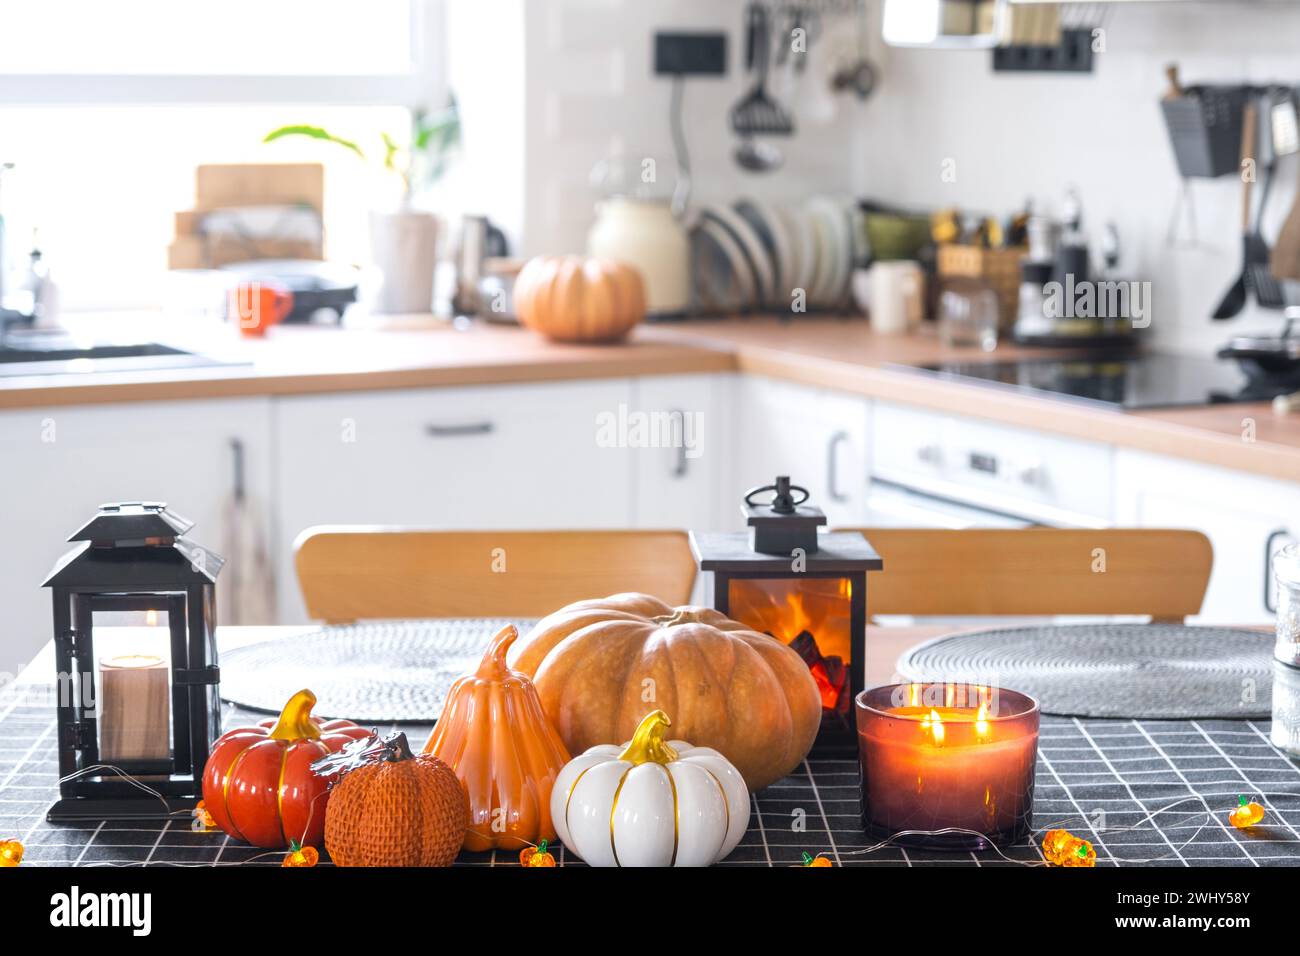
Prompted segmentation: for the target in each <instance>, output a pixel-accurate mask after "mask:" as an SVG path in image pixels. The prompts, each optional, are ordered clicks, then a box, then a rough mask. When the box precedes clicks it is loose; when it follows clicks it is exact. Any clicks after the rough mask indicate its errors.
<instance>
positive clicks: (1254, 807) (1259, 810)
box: [1228, 797, 1264, 830]
mask: <svg viewBox="0 0 1300 956" xmlns="http://www.w3.org/2000/svg"><path fill="white" fill-rule="evenodd" d="M1263 819H1264V808H1263V807H1261V806H1260V805H1259V804H1258V803H1255V802H1253V801H1250V800H1247V799H1246V798H1245V797H1238V798H1237V808H1236V809H1235V810H1233V811H1232V812H1231V813H1229V814H1228V821H1229V822H1230V823H1231V824H1232V825H1233V826H1234V827H1236V828H1237V829H1238V830H1248V829H1250V828H1251V827H1253V826H1254V825H1255V824H1257V823H1259V822H1260V821H1261V820H1263Z"/></svg>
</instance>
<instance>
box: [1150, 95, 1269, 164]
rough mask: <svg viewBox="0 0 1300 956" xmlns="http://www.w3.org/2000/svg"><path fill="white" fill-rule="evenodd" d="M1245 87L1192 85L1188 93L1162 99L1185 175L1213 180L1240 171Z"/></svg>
mask: <svg viewBox="0 0 1300 956" xmlns="http://www.w3.org/2000/svg"><path fill="white" fill-rule="evenodd" d="M1249 94H1250V89H1249V87H1245V86H1191V87H1188V88H1187V90H1186V93H1185V95H1183V96H1176V97H1172V98H1170V99H1165V100H1161V102H1160V109H1161V111H1162V112H1163V113H1164V116H1165V126H1166V128H1167V129H1168V130H1169V141H1170V143H1172V144H1173V147H1174V159H1175V160H1176V161H1177V163H1178V172H1179V173H1181V174H1182V176H1183V177H1184V178H1192V177H1196V178H1202V179H1213V178H1214V177H1217V176H1226V175H1228V174H1229V173H1235V172H1236V171H1237V164H1238V162H1239V161H1240V158H1241V111H1242V107H1243V106H1244V105H1245V103H1246V99H1247V97H1248V96H1249Z"/></svg>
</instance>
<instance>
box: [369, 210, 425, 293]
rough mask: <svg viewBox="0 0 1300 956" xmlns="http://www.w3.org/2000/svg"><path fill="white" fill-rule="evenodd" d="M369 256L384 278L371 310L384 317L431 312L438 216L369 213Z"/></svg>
mask: <svg viewBox="0 0 1300 956" xmlns="http://www.w3.org/2000/svg"><path fill="white" fill-rule="evenodd" d="M370 255H371V259H372V260H373V261H374V264H375V265H376V266H377V267H378V269H379V271H380V273H381V274H382V276H383V281H382V284H381V285H380V288H379V293H378V295H377V296H376V297H375V302H374V307H373V311H375V312H378V313H382V314H385V315H393V314H398V313H409V312H432V311H433V273H434V269H435V268H436V267H437V264H438V217H437V216H435V215H434V214H433V213H431V212H417V211H415V210H402V211H399V212H378V211H375V212H371V213H370Z"/></svg>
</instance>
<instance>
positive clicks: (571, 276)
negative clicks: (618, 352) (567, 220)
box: [514, 256, 645, 342]
mask: <svg viewBox="0 0 1300 956" xmlns="http://www.w3.org/2000/svg"><path fill="white" fill-rule="evenodd" d="M514 304H515V312H516V313H517V314H518V315H519V321H520V322H521V323H523V324H524V325H525V326H527V327H528V328H530V329H532V330H533V331H534V332H540V333H541V334H542V335H545V336H546V337H547V338H550V339H555V340H556V341H559V342H613V341H616V340H617V339H621V338H622V337H623V336H625V335H627V333H628V332H630V331H631V330H632V327H633V326H634V325H636V324H637V323H638V322H640V321H641V319H642V318H644V317H645V286H644V285H643V284H642V282H641V273H639V272H637V270H636V269H634V268H632V267H631V266H629V265H625V264H624V263H621V262H615V261H613V260H611V259H589V258H584V257H582V256H538V257H537V258H535V259H530V260H529V261H528V263H527V265H525V266H524V267H523V269H521V270H520V272H519V277H518V278H517V279H515V286H514Z"/></svg>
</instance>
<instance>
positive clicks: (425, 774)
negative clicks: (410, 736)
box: [325, 733, 469, 866]
mask: <svg viewBox="0 0 1300 956" xmlns="http://www.w3.org/2000/svg"><path fill="white" fill-rule="evenodd" d="M350 749H351V748H349V750H350ZM363 756H364V759H366V760H367V762H365V763H363V764H362V765H361V766H358V767H356V768H355V769H350V770H347V771H346V772H345V773H344V775H343V778H342V779H341V780H340V781H339V782H338V783H337V784H335V786H334V789H333V790H332V791H331V792H330V799H329V806H328V809H327V810H326V812H325V849H326V850H327V851H328V852H329V855H330V859H332V860H333V861H334V864H335V865H336V866H451V864H452V861H453V860H455V859H456V854H457V853H459V852H460V845H461V843H462V842H463V841H464V839H465V827H466V825H467V824H468V822H469V800H468V799H467V798H466V797H465V791H464V790H463V789H462V788H461V785H460V781H459V780H457V779H456V775H455V774H454V773H452V771H451V768H450V767H448V766H447V765H446V764H445V763H443V762H442V761H441V760H439V759H438V758H437V757H433V756H430V755H428V754H421V755H419V756H418V757H417V756H415V755H414V754H412V753H411V747H410V745H409V744H408V743H407V741H406V734H401V733H398V734H393V735H391V736H389V737H386V738H384V740H383V741H381V742H379V744H378V745H377V746H376V747H374V748H371V749H370V750H368V751H366V753H365V754H364V755H363Z"/></svg>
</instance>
